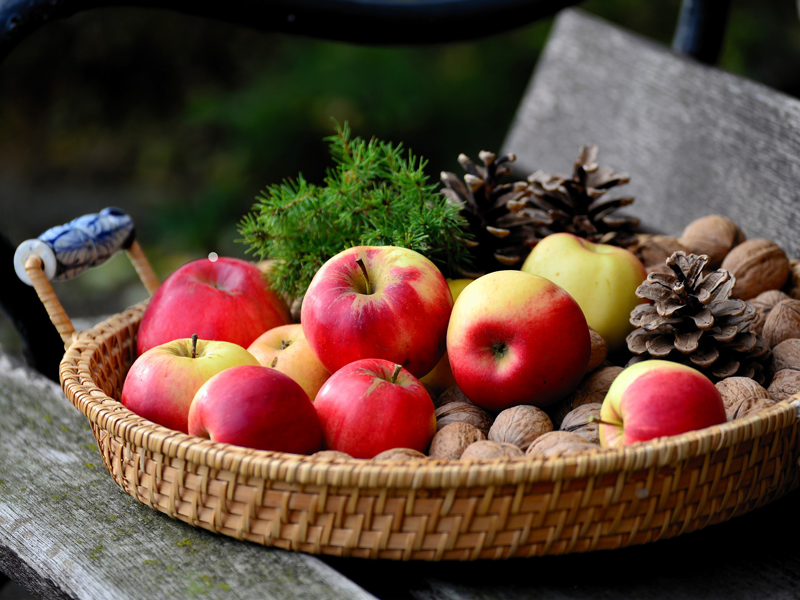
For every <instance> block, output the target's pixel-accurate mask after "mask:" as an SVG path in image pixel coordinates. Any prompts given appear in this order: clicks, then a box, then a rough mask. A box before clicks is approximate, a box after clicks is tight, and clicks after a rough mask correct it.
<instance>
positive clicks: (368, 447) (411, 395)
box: [314, 358, 436, 458]
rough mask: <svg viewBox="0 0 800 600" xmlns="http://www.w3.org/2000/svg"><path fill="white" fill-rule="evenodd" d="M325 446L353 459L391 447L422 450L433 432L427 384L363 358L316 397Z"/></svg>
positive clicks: (380, 361) (379, 361)
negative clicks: (424, 384)
mask: <svg viewBox="0 0 800 600" xmlns="http://www.w3.org/2000/svg"><path fill="white" fill-rule="evenodd" d="M314 406H315V407H316V409H317V414H318V415H319V420H320V423H321V424H322V431H323V435H324V437H325V445H326V447H327V448H328V449H329V450H339V451H341V452H346V453H348V454H349V455H351V456H353V457H355V458H372V457H373V456H375V455H376V454H379V453H381V452H383V451H384V450H389V449H391V448H412V449H414V450H419V451H420V452H424V451H425V450H426V449H427V447H428V444H429V443H430V441H431V438H432V437H433V435H434V433H436V417H435V416H434V408H433V401H432V400H431V398H430V396H429V395H428V392H427V390H426V389H425V386H423V385H422V384H421V383H420V382H419V380H418V379H417V378H416V377H414V376H413V375H412V374H411V373H409V372H408V371H407V370H406V369H404V368H402V367H401V366H400V365H399V364H395V363H393V362H391V361H388V360H383V359H380V358H367V359H363V360H358V361H355V362H352V363H350V364H348V365H346V366H344V367H342V368H341V369H339V370H338V371H336V372H335V373H334V374H333V375H331V377H330V379H328V381H326V382H325V385H323V386H322V389H321V390H320V391H319V393H318V394H317V399H316V401H315V402H314Z"/></svg>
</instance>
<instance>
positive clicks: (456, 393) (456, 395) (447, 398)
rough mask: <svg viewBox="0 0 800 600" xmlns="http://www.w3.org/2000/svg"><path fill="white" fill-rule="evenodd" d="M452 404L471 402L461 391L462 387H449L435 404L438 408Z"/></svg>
mask: <svg viewBox="0 0 800 600" xmlns="http://www.w3.org/2000/svg"><path fill="white" fill-rule="evenodd" d="M450 402H469V398H467V397H466V396H465V395H464V392H462V391H461V388H460V387H458V386H457V385H454V386H453V387H449V388H447V389H446V390H445V391H443V392H442V393H441V394H439V397H438V398H437V399H436V402H434V404H435V405H436V408H439V407H440V406H444V405H445V404H449V403H450Z"/></svg>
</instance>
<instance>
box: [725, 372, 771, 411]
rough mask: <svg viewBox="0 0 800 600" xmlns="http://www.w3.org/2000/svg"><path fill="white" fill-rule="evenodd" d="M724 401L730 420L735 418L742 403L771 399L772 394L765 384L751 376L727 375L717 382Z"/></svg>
mask: <svg viewBox="0 0 800 600" xmlns="http://www.w3.org/2000/svg"><path fill="white" fill-rule="evenodd" d="M715 385H716V388H717V391H719V395H720V396H722V403H723V404H724V405H725V414H726V415H727V417H728V421H730V420H731V419H733V418H735V417H734V415H735V414H736V413H737V411H739V409H740V408H741V406H742V403H743V402H744V403H748V404H750V403H752V402H754V401H756V400H769V399H770V395H769V392H767V390H766V389H764V387H763V386H761V385H760V384H759V383H758V382H757V381H755V380H753V379H750V378H749V377H727V378H726V379H723V380H721V381H718V382H717V383H716V384H715Z"/></svg>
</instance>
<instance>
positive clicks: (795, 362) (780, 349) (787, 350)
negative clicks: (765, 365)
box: [769, 338, 800, 374]
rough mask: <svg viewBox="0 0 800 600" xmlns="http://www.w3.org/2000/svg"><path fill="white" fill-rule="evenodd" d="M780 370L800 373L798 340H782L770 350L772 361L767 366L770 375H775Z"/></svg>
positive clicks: (799, 343)
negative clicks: (791, 370)
mask: <svg viewBox="0 0 800 600" xmlns="http://www.w3.org/2000/svg"><path fill="white" fill-rule="evenodd" d="M782 369H794V370H795V371H800V339H798V338H789V339H788V340H783V341H782V342H781V343H780V344H778V345H777V346H775V347H774V348H773V349H772V359H771V362H770V365H769V370H770V373H773V374H774V373H777V372H778V371H780V370H782Z"/></svg>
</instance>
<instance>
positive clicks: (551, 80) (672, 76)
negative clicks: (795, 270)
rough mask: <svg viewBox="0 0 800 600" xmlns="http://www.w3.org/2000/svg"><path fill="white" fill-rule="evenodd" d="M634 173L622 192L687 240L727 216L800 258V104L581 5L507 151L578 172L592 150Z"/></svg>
mask: <svg viewBox="0 0 800 600" xmlns="http://www.w3.org/2000/svg"><path fill="white" fill-rule="evenodd" d="M589 143H595V144H597V145H598V146H599V148H600V155H599V164H600V165H601V166H608V167H611V168H613V169H615V170H617V171H625V172H628V173H629V174H630V175H631V183H630V184H628V185H626V186H623V187H621V188H619V192H612V194H619V195H633V196H635V197H636V202H635V203H634V204H633V205H632V206H631V207H629V208H628V209H626V214H634V215H636V216H638V217H639V218H641V219H642V223H643V225H645V226H647V227H649V228H650V229H655V230H659V231H662V232H664V233H669V234H679V233H680V232H681V231H682V230H683V227H684V226H685V225H686V224H688V223H689V222H690V221H691V220H693V219H695V218H697V217H700V216H703V215H706V214H709V213H721V214H725V215H727V216H729V217H731V218H732V219H734V220H735V221H736V222H737V223H738V224H739V225H740V226H741V227H742V228H743V229H744V231H745V233H746V234H747V236H748V237H749V238H758V237H765V238H770V239H773V240H775V241H776V242H778V243H779V244H780V245H781V246H782V247H783V249H784V250H785V251H786V252H787V254H789V255H790V256H800V235H798V234H799V233H800V220H799V219H800V217H799V216H798V214H797V213H798V208H800V191H798V190H800V186H798V182H800V102H798V100H796V99H794V98H791V97H788V96H786V95H783V94H780V93H778V92H776V91H774V90H772V89H769V88H767V87H765V86H763V85H760V84H758V83H754V82H752V81H748V80H745V79H742V78H740V77H736V76H733V75H731V74H729V73H726V72H724V71H722V70H720V69H717V68H714V67H708V66H704V65H701V64H699V63H697V62H694V61H692V60H691V59H688V58H686V57H683V56H678V55H676V54H675V53H673V52H672V51H671V50H669V49H668V48H666V47H663V46H660V45H657V44H655V43H652V42H650V41H647V40H644V39H641V38H639V37H637V36H636V35H633V34H631V33H629V32H627V31H624V30H622V29H619V28H617V27H615V26H611V25H609V24H608V23H605V22H603V21H601V20H599V19H597V18H595V17H591V16H589V15H587V14H586V13H584V12H581V11H577V10H567V11H564V12H563V13H561V14H560V15H559V17H558V19H557V20H556V22H555V24H554V26H553V29H552V30H551V33H550V38H549V40H548V43H547V46H546V49H545V52H544V53H543V55H542V56H541V58H540V59H539V63H538V65H537V68H536V71H535V74H534V77H533V78H532V80H531V82H530V85H529V87H528V89H527V91H526V93H525V96H524V99H523V101H522V103H521V105H520V108H519V110H518V113H517V115H516V117H515V119H514V122H513V125H512V127H511V129H510V132H509V134H508V136H507V138H506V141H505V143H504V146H503V151H504V152H514V153H516V154H517V157H518V159H517V163H516V167H517V169H518V170H519V171H520V172H521V173H523V174H528V173H532V172H533V171H535V170H537V169H542V170H545V171H548V172H556V173H563V174H570V173H571V172H572V165H573V163H574V161H575V159H576V158H577V157H578V151H579V149H580V147H581V146H582V145H584V144H589Z"/></svg>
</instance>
